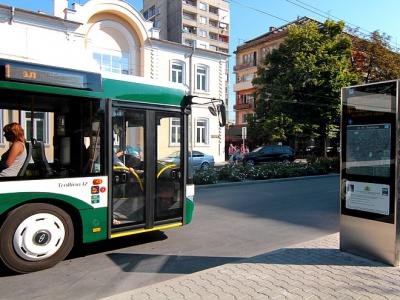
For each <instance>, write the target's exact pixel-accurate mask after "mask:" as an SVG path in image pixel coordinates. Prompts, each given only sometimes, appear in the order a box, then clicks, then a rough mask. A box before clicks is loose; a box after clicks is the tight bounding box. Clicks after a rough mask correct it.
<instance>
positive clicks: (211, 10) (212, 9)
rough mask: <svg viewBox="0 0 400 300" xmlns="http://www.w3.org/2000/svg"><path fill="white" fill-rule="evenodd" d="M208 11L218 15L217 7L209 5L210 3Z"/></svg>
mask: <svg viewBox="0 0 400 300" xmlns="http://www.w3.org/2000/svg"><path fill="white" fill-rule="evenodd" d="M209 12H210V13H212V14H216V15H218V7H215V6H211V5H210V9H209Z"/></svg>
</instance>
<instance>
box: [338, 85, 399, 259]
mask: <svg viewBox="0 0 400 300" xmlns="http://www.w3.org/2000/svg"><path fill="white" fill-rule="evenodd" d="M398 90H399V81H397V80H396V81H385V82H379V83H374V84H367V85H362V86H354V87H349V88H344V89H343V90H342V125H341V145H342V149H341V162H342V164H341V180H340V185H341V187H340V191H341V193H340V249H341V250H344V251H348V252H351V253H354V254H357V255H360V256H364V257H368V258H372V259H375V260H379V261H382V262H385V263H387V264H391V265H394V266H398V265H399V249H400V248H399V241H400V240H399V233H400V231H399V225H398V224H399V219H398V212H397V209H398V205H397V201H398V176H399V173H398V160H399V155H398V152H399V146H398V144H399V143H398V136H399V129H398V127H399V126H398V117H399V112H398V109H399V95H398Z"/></svg>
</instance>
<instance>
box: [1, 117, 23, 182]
mask: <svg viewBox="0 0 400 300" xmlns="http://www.w3.org/2000/svg"><path fill="white" fill-rule="evenodd" d="M3 132H4V137H5V138H6V140H7V141H8V142H11V145H10V148H9V149H8V150H7V152H5V153H4V154H3V155H2V156H1V160H0V177H11V176H17V175H18V172H19V170H20V169H21V167H22V166H23V164H24V162H25V159H26V155H27V153H26V149H25V135H24V130H23V129H22V127H21V125H19V124H18V123H10V124H8V125H6V126H4V128H3Z"/></svg>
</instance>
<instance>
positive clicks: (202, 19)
mask: <svg viewBox="0 0 400 300" xmlns="http://www.w3.org/2000/svg"><path fill="white" fill-rule="evenodd" d="M199 21H200V23H201V24H207V18H206V17H204V16H200V18H199Z"/></svg>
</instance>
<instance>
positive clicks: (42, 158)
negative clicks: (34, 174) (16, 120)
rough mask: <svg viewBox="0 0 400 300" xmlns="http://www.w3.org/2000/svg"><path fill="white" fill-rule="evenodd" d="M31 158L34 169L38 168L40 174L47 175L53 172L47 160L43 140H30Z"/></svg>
mask: <svg viewBox="0 0 400 300" xmlns="http://www.w3.org/2000/svg"><path fill="white" fill-rule="evenodd" d="M32 158H33V162H34V167H35V169H36V170H38V171H39V172H40V174H41V175H43V176H46V177H49V176H51V175H53V174H54V171H53V169H52V168H51V167H50V164H49V162H48V161H47V158H46V154H45V151H44V144H43V142H41V141H37V140H33V141H32Z"/></svg>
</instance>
